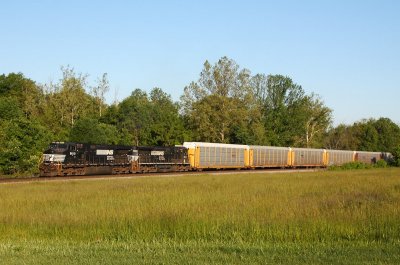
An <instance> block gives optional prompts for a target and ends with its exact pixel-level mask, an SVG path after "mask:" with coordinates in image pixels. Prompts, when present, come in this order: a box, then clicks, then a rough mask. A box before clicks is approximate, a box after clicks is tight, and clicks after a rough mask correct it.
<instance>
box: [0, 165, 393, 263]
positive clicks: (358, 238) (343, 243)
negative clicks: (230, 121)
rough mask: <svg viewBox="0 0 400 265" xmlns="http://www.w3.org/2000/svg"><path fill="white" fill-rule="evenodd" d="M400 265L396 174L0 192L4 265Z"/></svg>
mask: <svg viewBox="0 0 400 265" xmlns="http://www.w3.org/2000/svg"><path fill="white" fill-rule="evenodd" d="M2 263H4V264H54V263H57V264H94V263H96V264H110V263H112V264H115V263H122V264H135V263H145V264H147V263H150V264H154V263H156V264H170V263H173V264H175V263H182V264H187V263H190V264H210V263H211V264H227V263H228V264H237V263H242V264H251V263H256V264H267V263H273V264H321V263H329V264H400V169H399V168H389V169H371V170H355V171H324V172H311V173H279V174H265V173H255V174H249V172H242V173H240V174H231V175H207V174H201V175H195V176H194V175H190V176H180V177H168V178H166V177H149V178H136V179H103V180H74V181H60V182H59V181H55V182H37V183H16V184H1V185H0V264H2Z"/></svg>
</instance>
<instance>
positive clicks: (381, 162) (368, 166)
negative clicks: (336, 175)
mask: <svg viewBox="0 0 400 265" xmlns="http://www.w3.org/2000/svg"><path fill="white" fill-rule="evenodd" d="M386 167H388V163H387V162H386V161H385V160H378V161H377V162H376V163H375V164H366V163H363V162H359V161H354V162H349V163H345V164H343V165H341V166H330V167H329V170H353V169H371V168H386Z"/></svg>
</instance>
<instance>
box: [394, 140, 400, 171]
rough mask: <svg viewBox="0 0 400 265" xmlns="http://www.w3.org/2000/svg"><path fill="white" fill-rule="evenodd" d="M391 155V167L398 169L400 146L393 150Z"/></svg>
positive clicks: (399, 165) (399, 164)
mask: <svg viewBox="0 0 400 265" xmlns="http://www.w3.org/2000/svg"><path fill="white" fill-rule="evenodd" d="M392 152H393V153H392V154H393V165H394V166H397V167H400V145H398V146H397V147H396V148H394V150H393V151H392Z"/></svg>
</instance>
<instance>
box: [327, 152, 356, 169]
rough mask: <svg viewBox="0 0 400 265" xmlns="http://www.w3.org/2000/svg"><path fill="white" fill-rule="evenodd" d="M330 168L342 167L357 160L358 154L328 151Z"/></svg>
mask: <svg viewBox="0 0 400 265" xmlns="http://www.w3.org/2000/svg"><path fill="white" fill-rule="evenodd" d="M326 152H327V159H328V166H332V165H335V166H341V165H343V164H345V163H350V162H353V161H354V160H355V155H356V152H354V151H346V150H327V151H326Z"/></svg>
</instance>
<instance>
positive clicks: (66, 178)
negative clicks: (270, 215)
mask: <svg viewBox="0 0 400 265" xmlns="http://www.w3.org/2000/svg"><path fill="white" fill-rule="evenodd" d="M321 170H325V169H321V168H313V169H256V170H248V169H242V170H223V171H215V170H212V171H211V170H210V171H208V170H207V171H201V172H198V171H191V172H166V173H138V174H121V175H90V176H63V177H29V178H22V177H21V178H0V184H7V183H27V182H48V181H70V180H88V179H89V180H90V179H93V180H98V179H133V178H146V177H178V176H185V175H200V174H207V175H224V174H234V173H238V174H261V173H269V174H272V173H299V172H314V171H321Z"/></svg>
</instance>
